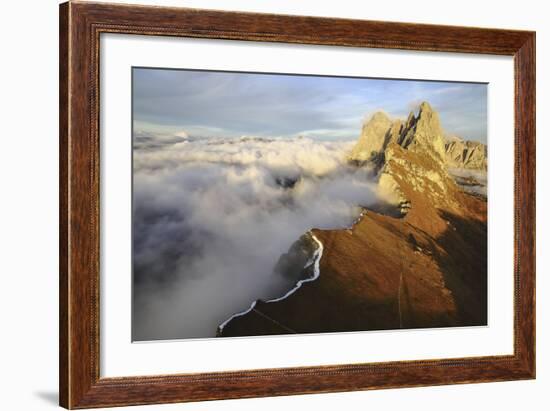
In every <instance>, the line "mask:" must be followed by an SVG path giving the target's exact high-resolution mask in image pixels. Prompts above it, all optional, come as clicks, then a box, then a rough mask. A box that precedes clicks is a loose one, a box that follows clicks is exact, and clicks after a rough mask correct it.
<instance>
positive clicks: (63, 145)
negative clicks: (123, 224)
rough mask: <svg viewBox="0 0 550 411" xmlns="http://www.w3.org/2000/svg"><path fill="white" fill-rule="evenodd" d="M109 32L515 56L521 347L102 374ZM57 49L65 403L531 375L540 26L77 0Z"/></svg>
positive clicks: (63, 10)
mask: <svg viewBox="0 0 550 411" xmlns="http://www.w3.org/2000/svg"><path fill="white" fill-rule="evenodd" d="M101 33H126V34H136V35H155V36H174V37H199V38H208V39H230V40H254V41H271V42H285V43H300V44H317V45H332V46H354V47H369V48H387V49H404V50H420V51H436V52H461V53H482V54H494V55H504V56H513V58H514V65H515V67H514V71H515V103H514V107H515V181H514V184H515V199H514V201H515V204H514V206H515V221H514V224H515V239H514V249H515V255H514V272H515V277H514V284H515V295H514V354H513V355H506V356H486V357H475V358H460V359H441V360H417V361H399V362H385V363H372V364H353V365H346V364H341V365H335V366H319V367H298V368H282V369H269V370H265V369H262V370H242V371H238V372H212V373H200V374H178V375H163V376H152V377H147V376H145V377H123V378H100V372H99V352H100V349H101V347H100V339H99V300H100V298H101V296H100V295H99V244H100V240H99V230H100V221H99V215H100V214H99V207H100V203H99V195H100V192H99V167H100V165H99V164H100V163H99V141H100V140H99V122H100V118H99V55H100V54H99V48H100V34H101ZM59 47H60V90H59V92H60V118H59V123H60V259H59V261H60V277H59V286H60V336H59V338H60V340H59V341H60V346H59V352H60V368H59V370H60V371H59V381H60V383H59V384H60V385H59V390H60V405H61V406H63V407H66V408H70V409H73V408H91V407H108V406H125V405H137V404H153V403H173V402H184V401H202V400H214V399H224V398H247V397H261V396H275V395H292V394H306V393H321V392H337V391H353V390H367V389H381V388H398V387H414V386H425V385H441V384H462V383H475V382H489V381H505V380H520V379H532V378H535V33H534V32H529V31H514V30H496V29H484V28H466V27H450V26H436V25H422V24H405V23H388V22H379V21H357V20H345V19H331V18H316V17H298V16H280V15H269V14H253V13H232V12H221V11H206V10H195V9H185V8H167V7H150V6H130V5H112V4H94V3H87V2H86V3H81V2H69V3H64V4H62V5H61V6H60V43H59ZM510 183H512V182H510Z"/></svg>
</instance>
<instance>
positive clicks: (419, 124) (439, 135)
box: [398, 102, 445, 162]
mask: <svg viewBox="0 0 550 411" xmlns="http://www.w3.org/2000/svg"><path fill="white" fill-rule="evenodd" d="M411 114H412V113H411ZM411 114H409V121H407V123H408V128H407V129H405V130H403V132H402V133H401V136H400V138H399V140H398V143H399V145H400V146H401V147H403V148H406V149H407V150H410V151H414V152H423V153H426V154H428V155H430V156H431V157H432V158H433V159H434V160H436V161H438V162H443V161H444V160H445V139H444V137H443V130H442V128H441V123H440V121H439V114H438V113H437V112H436V111H434V110H433V109H432V107H431V106H430V105H429V104H428V103H426V102H424V103H422V104H421V105H420V111H419V113H418V116H417V117H416V118H414V119H412V116H411Z"/></svg>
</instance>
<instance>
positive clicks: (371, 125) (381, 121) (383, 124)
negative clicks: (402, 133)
mask: <svg viewBox="0 0 550 411" xmlns="http://www.w3.org/2000/svg"><path fill="white" fill-rule="evenodd" d="M392 125H393V124H392V121H391V120H390V118H389V117H388V116H387V114H386V113H384V112H381V111H379V112H377V113H375V114H374V115H373V116H372V117H371V118H370V119H369V121H367V122H366V123H365V124H364V125H363V129H362V130H361V136H360V137H359V141H358V142H357V144H356V145H355V147H354V148H353V150H352V152H351V155H350V159H351V160H353V161H356V162H364V161H371V160H373V159H375V158H376V157H377V156H378V155H380V153H382V152H383V151H384V150H385V149H386V145H387V140H388V139H389V138H390V137H391V131H390V130H391V129H392Z"/></svg>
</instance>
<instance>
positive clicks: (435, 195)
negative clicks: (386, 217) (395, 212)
mask: <svg viewBox="0 0 550 411" xmlns="http://www.w3.org/2000/svg"><path fill="white" fill-rule="evenodd" d="M384 157H385V161H384V165H383V167H382V169H381V170H380V176H379V180H378V190H379V192H380V194H382V195H384V196H385V197H386V198H387V199H390V200H391V198H392V197H391V196H392V195H393V199H394V200H393V202H394V204H396V205H397V206H398V207H399V209H400V211H401V213H402V215H405V214H407V213H408V212H409V210H410V208H411V205H412V206H413V207H415V206H416V207H418V208H420V209H425V207H426V206H428V205H429V207H430V208H445V209H456V208H457V207H458V202H457V198H456V193H457V191H458V188H457V185H456V183H455V181H454V179H453V178H452V177H451V175H450V174H449V172H448V170H447V167H446V166H445V164H444V163H443V162H441V161H439V160H438V158H433V157H432V156H430V155H427V154H426V153H421V152H414V151H410V150H407V149H404V148H403V147H401V146H399V145H398V144H396V143H392V144H390V145H388V147H387V149H386V152H385V155H384ZM426 223H429V224H431V220H430V219H427V220H426ZM422 225H423V224H422Z"/></svg>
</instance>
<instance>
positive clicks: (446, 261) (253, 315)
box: [222, 197, 487, 336]
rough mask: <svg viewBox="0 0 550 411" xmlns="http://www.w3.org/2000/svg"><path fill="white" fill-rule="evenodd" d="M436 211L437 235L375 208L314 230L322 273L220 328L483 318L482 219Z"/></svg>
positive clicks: (309, 328)
mask: <svg viewBox="0 0 550 411" xmlns="http://www.w3.org/2000/svg"><path fill="white" fill-rule="evenodd" d="M466 201H472V202H479V203H482V202H481V201H479V200H477V199H475V198H473V197H472V198H471V199H467V200H466ZM478 206H479V207H480V208H483V205H482V204H478ZM436 218H437V219H439V220H440V221H441V223H442V224H444V225H445V226H446V229H445V230H444V231H443V232H441V233H440V234H439V235H438V236H437V237H433V236H431V235H430V234H429V233H428V232H426V231H424V230H422V229H419V228H417V227H414V226H413V225H411V224H410V223H409V222H407V218H406V217H405V218H403V219H398V218H393V217H389V216H384V215H380V214H377V213H374V212H367V213H366V215H365V216H364V217H363V219H362V220H361V221H360V222H359V223H358V224H357V225H356V226H355V227H354V229H353V231H352V232H351V233H350V232H349V231H346V230H330V231H321V230H313V233H314V235H315V236H316V237H317V238H318V239H319V240H320V241H321V242H322V243H323V245H324V249H325V251H324V254H323V256H322V258H321V261H320V269H321V276H320V277H319V278H318V279H317V280H316V281H314V282H310V283H307V284H304V285H303V286H302V287H301V288H300V289H299V290H297V291H296V292H295V293H294V294H292V295H290V296H289V297H288V298H286V299H284V300H281V301H278V302H274V303H264V302H258V303H257V304H256V306H255V308H254V310H252V311H251V312H250V313H248V314H247V315H245V316H242V317H239V318H235V319H234V320H233V321H231V322H230V323H229V324H227V326H226V327H225V328H224V330H223V334H222V335H223V336H246V335H268V334H289V333H319V332H342V331H362V330H382V329H399V328H428V327H447V326H468V325H485V324H486V323H487V311H486V305H487V297H486V295H487V280H486V275H485V272H486V263H487V248H486V244H485V242H484V238H485V236H484V234H485V224H484V222H483V221H482V220H477V219H475V218H470V219H465V218H463V217H460V216H457V215H453V214H449V213H444V212H441V213H440V214H439V215H437V216H436Z"/></svg>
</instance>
